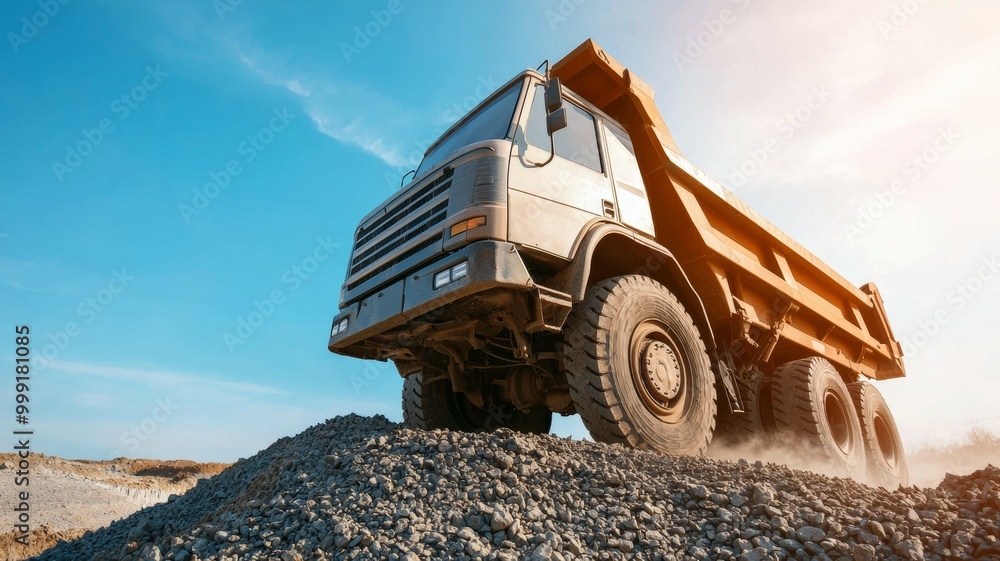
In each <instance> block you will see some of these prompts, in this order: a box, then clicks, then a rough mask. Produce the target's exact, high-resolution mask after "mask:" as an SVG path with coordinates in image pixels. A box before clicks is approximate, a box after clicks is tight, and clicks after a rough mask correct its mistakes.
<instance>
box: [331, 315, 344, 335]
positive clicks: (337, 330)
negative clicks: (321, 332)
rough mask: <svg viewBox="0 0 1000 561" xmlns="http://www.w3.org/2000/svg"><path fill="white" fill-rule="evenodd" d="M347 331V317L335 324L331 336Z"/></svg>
mask: <svg viewBox="0 0 1000 561" xmlns="http://www.w3.org/2000/svg"><path fill="white" fill-rule="evenodd" d="M345 332H347V318H344V319H342V320H340V321H339V322H337V323H335V324H333V329H331V330H330V337H336V336H337V335H340V334H341V333H345Z"/></svg>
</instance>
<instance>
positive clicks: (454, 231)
mask: <svg viewBox="0 0 1000 561" xmlns="http://www.w3.org/2000/svg"><path fill="white" fill-rule="evenodd" d="M485 225H486V217H485V216H476V217H474V218H470V219H468V220H463V221H462V222H459V223H458V224H455V225H454V226H452V227H451V235H452V237H454V236H457V235H459V234H461V233H462V232H467V231H469V230H471V229H473V228H478V227H480V226H485Z"/></svg>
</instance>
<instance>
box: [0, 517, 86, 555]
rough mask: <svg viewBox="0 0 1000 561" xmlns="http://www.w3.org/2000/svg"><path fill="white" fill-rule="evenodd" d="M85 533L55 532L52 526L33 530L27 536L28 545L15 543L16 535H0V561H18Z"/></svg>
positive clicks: (81, 531) (73, 531)
mask: <svg viewBox="0 0 1000 561" xmlns="http://www.w3.org/2000/svg"><path fill="white" fill-rule="evenodd" d="M86 533H87V530H81V529H77V530H62V531H56V530H54V529H52V526H48V525H46V526H42V527H41V528H35V529H34V530H32V531H31V533H29V534H28V539H27V541H28V545H21V544H20V543H18V542H17V541H15V537H16V535H15V534H13V533H10V534H0V561H20V560H21V559H27V558H28V557H31V556H32V555H38V554H39V553H41V552H43V551H45V550H46V549H49V548H50V547H52V546H54V545H56V544H57V543H59V542H68V541H73V540H75V539H77V538H79V537H80V536H82V535H84V534H86Z"/></svg>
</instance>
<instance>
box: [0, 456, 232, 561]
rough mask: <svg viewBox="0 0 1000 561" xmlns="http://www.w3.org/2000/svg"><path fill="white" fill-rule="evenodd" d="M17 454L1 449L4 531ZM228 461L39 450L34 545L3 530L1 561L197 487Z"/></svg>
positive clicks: (9, 521) (34, 468) (34, 464)
mask: <svg viewBox="0 0 1000 561" xmlns="http://www.w3.org/2000/svg"><path fill="white" fill-rule="evenodd" d="M16 465H17V457H16V456H14V455H13V454H0V468H2V470H0V505H5V508H4V509H3V510H2V511H0V523H2V526H0V527H2V528H3V530H4V531H9V530H10V529H12V528H13V525H14V514H15V513H14V512H13V510H11V508H12V507H11V508H6V505H14V504H16V502H15V501H14V497H15V493H16V492H17V491H18V490H23V489H21V488H18V487H16V486H15V485H14V475H13V473H12V468H14V467H15V466H16ZM226 467H227V464H198V463H195V462H190V461H167V462H165V461H157V460H128V459H124V458H121V459H117V460H111V461H106V462H93V461H76V460H64V459H62V458H55V457H51V456H44V455H37V456H32V458H31V479H30V481H31V484H30V485H31V486H30V492H31V512H32V528H33V529H32V533H31V535H30V537H29V544H30V545H29V546H28V547H24V546H22V545H20V544H18V543H17V542H15V541H14V538H15V537H16V534H15V533H13V532H9V533H5V534H0V561H17V560H20V559H25V558H27V557H29V556H31V555H37V554H38V553H41V552H42V551H44V550H45V549H47V548H49V547H51V546H53V545H55V544H56V543H57V542H59V541H66V540H72V539H76V538H78V537H80V536H81V535H83V534H84V533H85V532H86V531H88V530H96V529H98V528H102V527H104V526H107V525H108V524H110V523H112V522H114V521H115V520H119V519H122V518H125V517H127V516H129V515H130V514H132V513H134V512H136V511H137V510H139V509H142V508H145V507H148V506H151V505H154V504H157V503H160V502H163V501H165V500H167V498H168V497H169V496H170V495H171V494H180V493H183V492H185V491H187V490H188V489H190V488H192V487H194V485H195V483H197V480H198V479H199V478H203V477H209V476H212V475H215V474H217V473H219V472H221V471H222V470H223V469H225V468H226Z"/></svg>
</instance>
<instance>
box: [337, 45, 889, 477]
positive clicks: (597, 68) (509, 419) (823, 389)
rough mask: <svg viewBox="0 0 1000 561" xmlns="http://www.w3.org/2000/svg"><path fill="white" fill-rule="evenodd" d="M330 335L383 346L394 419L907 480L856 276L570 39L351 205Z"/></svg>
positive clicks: (624, 76) (873, 318)
mask: <svg viewBox="0 0 1000 561" xmlns="http://www.w3.org/2000/svg"><path fill="white" fill-rule="evenodd" d="M339 309H340V311H339V313H337V314H336V315H335V317H334V318H333V324H332V329H331V333H330V338H329V345H328V347H329V349H330V350H331V351H333V352H334V353H338V354H341V355H346V356H350V357H357V358H361V359H374V360H382V361H385V360H391V361H393V362H394V363H395V366H396V368H397V369H398V371H399V374H400V375H401V376H403V377H404V379H405V380H404V383H403V395H402V406H403V417H404V419H405V422H406V423H407V424H409V425H411V426H414V427H418V428H424V429H433V428H450V429H459V430H469V431H474V430H491V429H495V428H498V427H507V428H510V429H513V430H519V431H526V432H540V433H544V432H547V431H548V430H549V428H550V423H551V419H552V414H553V413H559V414H562V415H573V414H579V415H580V416H581V417H582V420H583V423H584V425H585V426H586V427H587V429H588V430H589V431H590V433H591V435H592V436H593V438H594V439H595V440H598V441H601V442H608V443H620V444H623V445H625V446H630V447H636V448H642V449H651V450H656V451H659V452H663V453H668V454H703V453H705V452H706V449H707V448H708V446H709V444H710V443H711V442H712V439H713V437H716V438H718V439H719V440H723V441H739V440H742V439H749V438H760V439H768V438H777V435H781V436H780V438H782V442H786V443H792V444H794V445H795V446H796V447H801V448H803V449H806V448H809V449H813V450H815V451H816V452H817V453H818V454H820V455H821V456H822V457H823V458H826V459H827V460H829V461H830V462H831V464H832V465H834V466H837V467H840V468H843V470H844V471H845V472H846V473H847V474H849V475H855V476H859V475H860V476H863V475H864V474H866V473H867V475H868V476H869V477H870V478H871V479H874V480H877V481H879V482H884V483H885V484H887V485H893V484H895V483H906V480H907V468H906V459H905V457H904V454H903V448H902V444H901V442H900V437H899V432H898V430H897V428H896V424H895V422H894V420H893V417H892V413H891V412H890V410H889V408H888V405H887V404H886V401H885V399H884V398H883V397H882V396H881V394H880V392H879V391H878V390H877V389H876V386H875V385H874V384H873V383H872V381H881V380H887V379H891V378H899V377H902V376H904V375H905V370H904V367H903V361H902V352H901V348H900V345H899V343H898V342H897V341H896V340H895V338H894V336H893V333H892V329H891V327H890V326H889V321H888V318H887V315H886V311H885V307H884V305H883V301H882V298H881V296H880V295H879V291H878V289H876V287H875V285H873V284H866V285H863V286H861V287H857V286H854V285H852V284H851V283H850V282H848V281H847V280H846V279H844V278H843V277H842V276H840V275H839V274H837V273H836V272H835V271H834V270H833V269H831V268H830V267H829V266H828V265H826V264H825V263H823V262H822V261H820V260H819V259H818V258H817V257H816V256H815V255H813V254H812V253H810V252H809V251H807V250H806V249H805V248H804V247H802V246H801V245H799V244H798V243H797V242H796V241H795V240H793V239H791V238H790V237H789V236H788V235H786V234H785V233H783V232H782V231H781V230H779V229H778V228H777V227H776V226H775V225H774V224H772V223H771V222H770V221H768V220H767V219H766V218H764V217H763V216H761V215H760V214H758V213H757V212H755V211H754V210H753V209H752V208H750V206H749V205H747V204H746V203H745V202H744V201H742V200H741V199H739V198H738V197H737V196H735V195H734V194H733V193H732V192H731V191H729V190H728V189H726V188H725V187H723V186H722V185H720V184H719V183H718V182H716V181H714V180H713V179H712V178H710V177H708V176H707V175H706V174H705V173H704V172H702V171H701V170H700V169H698V168H697V167H695V166H694V165H693V164H692V163H691V162H689V161H688V160H687V159H686V158H685V157H684V156H682V155H681V154H680V151H679V149H678V147H677V144H676V143H675V141H674V138H673V136H672V135H671V133H670V130H669V129H668V128H667V125H666V123H665V122H664V120H663V118H662V116H661V115H660V113H659V111H658V110H657V108H656V106H655V105H654V103H653V90H652V89H651V88H650V86H649V85H648V84H646V83H645V82H643V80H641V79H640V78H639V77H638V76H637V75H636V74H635V73H633V72H632V71H631V70H629V69H627V68H625V67H624V66H622V65H621V64H619V63H618V62H617V61H616V60H614V59H613V58H612V57H610V56H609V55H608V54H607V53H606V52H605V51H604V50H603V49H602V48H601V47H600V46H598V45H597V44H596V43H595V42H594V41H592V40H587V41H586V42H584V43H583V44H582V45H580V46H579V47H578V48H576V49H575V50H573V51H572V52H570V53H569V54H568V55H566V56H565V57H564V58H563V59H562V60H560V61H558V62H556V63H555V64H553V65H551V67H550V66H549V65H548V62H547V61H546V62H545V63H544V64H543V65H542V66H539V68H538V69H537V70H526V71H524V72H522V73H520V74H518V75H517V76H515V77H514V78H513V79H511V80H510V81H509V82H507V83H506V84H505V85H503V86H502V87H501V88H499V89H498V90H497V91H496V92H495V93H493V94H492V95H490V96H489V97H488V98H486V99H485V100H484V101H483V102H482V103H480V104H479V105H478V106H477V107H476V108H474V109H473V110H472V111H471V112H469V114H468V115H466V116H465V117H463V118H462V119H460V120H459V121H458V122H456V123H455V124H454V125H453V126H452V127H451V128H450V129H449V130H447V131H446V132H445V133H444V134H443V135H442V136H441V137H440V138H439V139H438V140H437V141H436V142H435V143H433V144H432V145H431V146H430V147H429V148H428V149H427V151H426V153H425V155H424V158H423V160H422V162H421V163H420V165H419V167H418V168H417V169H416V170H415V174H414V176H413V178H412V180H411V181H410V182H409V183H408V184H406V185H405V186H403V187H402V188H401V189H400V190H399V191H398V192H396V193H395V194H394V195H392V196H391V197H390V198H389V199H388V200H387V201H385V202H384V203H383V204H382V205H380V206H379V207H378V208H376V209H375V210H374V211H372V212H370V213H369V214H368V215H367V216H365V217H364V218H362V219H361V221H360V225H359V226H358V228H357V230H356V233H355V239H354V245H353V249H352V251H351V255H350V260H349V264H348V271H347V278H346V281H345V283H344V285H343V288H342V290H341V294H340V305H339Z"/></svg>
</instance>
